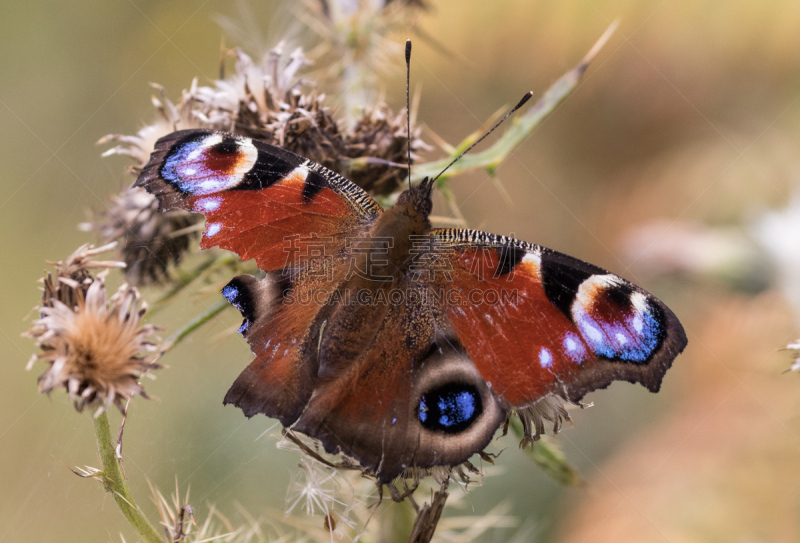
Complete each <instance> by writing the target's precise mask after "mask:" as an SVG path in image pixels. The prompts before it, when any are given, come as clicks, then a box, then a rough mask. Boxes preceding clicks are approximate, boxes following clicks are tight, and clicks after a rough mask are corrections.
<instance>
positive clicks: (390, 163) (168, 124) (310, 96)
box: [100, 43, 426, 269]
mask: <svg viewBox="0 0 800 543" xmlns="http://www.w3.org/2000/svg"><path fill="white" fill-rule="evenodd" d="M232 53H233V55H234V56H235V58H236V63H235V71H234V73H233V74H231V75H230V76H229V77H227V78H225V79H220V80H218V81H216V82H215V83H214V85H213V86H202V87H198V86H197V81H196V80H195V81H193V82H192V86H191V88H190V89H189V90H185V91H183V94H182V96H181V100H180V101H179V102H178V103H177V104H173V103H172V102H170V100H169V99H167V98H166V97H165V96H164V94H163V89H161V87H159V90H160V91H161V96H160V97H158V98H156V97H154V98H153V103H154V105H155V107H156V109H157V110H158V112H159V114H160V115H159V120H158V121H156V122H155V123H154V124H152V125H150V126H146V127H144V128H142V129H141V130H140V131H139V132H138V133H137V134H136V135H133V136H124V135H109V136H106V137H105V138H103V139H102V140H100V143H105V142H109V141H116V142H119V143H120V145H118V146H116V147H114V148H112V149H109V150H108V151H106V152H105V153H103V155H104V156H108V155H113V154H119V155H128V156H130V157H132V158H133V159H134V160H135V162H136V163H135V165H134V167H133V168H132V170H133V171H134V172H138V171H140V170H141V167H142V166H143V165H144V164H145V163H146V162H147V160H148V158H149V156H150V152H151V151H152V150H153V147H154V145H155V142H156V140H157V139H158V138H160V137H162V136H165V135H167V134H169V133H170V132H172V131H174V130H179V129H184V128H193V127H205V128H213V129H217V130H225V131H233V132H236V133H238V134H242V135H245V136H248V137H253V138H258V139H262V140H264V141H267V142H269V143H272V144H273V145H277V146H280V147H283V148H285V149H287V150H289V151H292V152H294V153H297V154H299V155H301V156H304V157H307V158H310V159H311V160H313V161H315V162H318V163H319V164H322V165H323V166H325V167H327V168H329V169H331V170H333V171H335V172H338V173H341V174H343V175H346V176H348V177H350V178H351V179H352V180H353V181H354V182H355V183H356V184H358V185H360V186H362V187H363V188H365V189H366V190H368V191H371V192H373V193H375V194H379V195H385V194H390V193H391V192H393V191H395V190H396V189H397V188H398V186H399V185H400V183H402V181H403V180H404V179H405V176H406V175H407V170H406V169H405V164H406V154H407V145H408V138H407V131H406V117H405V115H406V114H405V112H400V113H398V114H395V113H393V112H392V111H391V109H390V108H389V107H388V106H386V105H385V104H378V105H376V106H374V107H368V106H367V102H361V104H360V106H359V111H360V112H361V113H360V116H358V117H357V118H355V120H354V122H352V123H350V124H351V125H352V126H348V128H347V129H346V130H342V125H343V122H342V121H341V120H337V119H334V117H333V116H332V115H331V112H330V110H329V108H327V107H325V106H324V105H323V104H324V100H325V95H324V94H321V93H320V92H318V91H317V90H316V88H315V84H314V83H313V82H312V81H309V80H307V79H304V78H301V77H300V74H301V72H302V71H303V70H304V69H305V68H307V67H308V66H309V65H310V64H311V62H310V61H309V60H308V59H307V58H306V56H305V55H304V53H303V51H302V49H300V48H297V49H294V50H292V51H291V52H288V51H287V50H286V48H285V46H284V44H282V43H281V44H278V45H277V46H276V47H274V48H272V49H271V50H270V51H269V52H268V54H267V55H266V56H265V57H264V60H263V61H262V62H255V61H254V60H253V59H252V58H251V57H250V56H248V55H247V54H245V53H244V52H242V51H241V50H240V49H235V50H233V51H232ZM419 135H420V131H419V129H418V128H415V127H414V126H413V123H412V138H411V140H412V141H411V151H412V157H414V156H415V153H416V152H418V151H419V150H421V149H425V148H426V147H425V144H424V143H423V142H422V140H421V139H420V137H419ZM123 198H124V195H123ZM113 212H114V210H112V212H111V213H113ZM113 230H114V229H112V231H113ZM103 239H117V238H114V237H108V236H103ZM125 260H126V262H128V264H129V266H130V267H131V269H133V264H132V261H131V260H129V259H128V258H127V257H126V258H125Z"/></svg>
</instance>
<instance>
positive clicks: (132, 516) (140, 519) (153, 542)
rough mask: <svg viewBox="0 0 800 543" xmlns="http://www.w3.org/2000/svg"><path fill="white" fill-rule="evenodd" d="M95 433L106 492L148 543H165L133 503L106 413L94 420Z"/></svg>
mask: <svg viewBox="0 0 800 543" xmlns="http://www.w3.org/2000/svg"><path fill="white" fill-rule="evenodd" d="M94 432H95V435H96V437H97V449H98V451H99V453H100V462H102V466H103V473H102V477H103V486H104V487H105V489H106V491H108V492H111V494H113V495H114V501H116V502H117V506H118V507H119V509H120V511H122V514H123V515H125V518H126V519H128V522H130V523H131V526H133V529H134V530H136V533H138V534H139V536H140V537H141V538H142V540H143V541H145V542H146V543H164V540H163V539H161V537H160V536H159V535H158V533H157V532H156V530H155V528H153V525H152V524H150V523H149V522H148V521H147V519H146V518H145V516H144V515H143V514H142V511H141V510H140V509H139V507H137V505H136V504H135V503H134V501H133V496H132V495H131V491H130V489H129V488H128V483H127V482H126V481H125V476H124V475H123V474H122V468H121V467H120V465H119V462H117V458H116V455H115V453H114V443H113V441H112V440H111V431H110V430H109V426H108V416H107V415H106V413H105V412H104V413H103V414H102V415H100V416H99V417H97V418H95V419H94Z"/></svg>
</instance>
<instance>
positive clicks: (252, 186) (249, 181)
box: [136, 130, 382, 426]
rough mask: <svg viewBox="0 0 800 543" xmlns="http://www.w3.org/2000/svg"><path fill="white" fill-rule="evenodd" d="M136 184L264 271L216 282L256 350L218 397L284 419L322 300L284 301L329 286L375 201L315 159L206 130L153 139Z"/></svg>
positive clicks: (303, 392)
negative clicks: (200, 220) (201, 218)
mask: <svg viewBox="0 0 800 543" xmlns="http://www.w3.org/2000/svg"><path fill="white" fill-rule="evenodd" d="M136 186H140V187H144V188H145V189H146V190H147V191H149V192H150V193H152V194H153V195H155V196H156V197H157V198H158V201H159V205H160V207H161V209H162V210H168V209H185V210H187V211H193V212H196V213H202V214H203V215H205V218H206V226H205V231H204V232H203V237H202V240H201V242H200V246H201V247H202V248H209V247H214V246H219V247H221V248H223V249H227V250H230V251H233V252H235V253H236V254H238V255H239V256H240V257H241V258H242V259H244V260H247V259H251V258H254V259H255V261H256V263H257V265H258V267H259V268H261V269H262V270H264V271H267V272H268V273H267V275H266V277H264V278H263V279H258V278H256V277H254V276H251V275H244V276H240V277H237V278H235V279H234V280H232V281H231V282H230V283H229V284H228V285H227V286H226V287H225V288H224V289H223V295H224V296H225V297H226V298H227V299H228V300H229V301H230V302H231V303H232V304H233V305H234V306H235V307H237V308H238V309H239V310H240V311H241V313H242V315H243V316H244V322H243V324H242V327H241V328H240V332H241V333H242V334H243V335H244V336H245V338H246V339H247V341H248V343H249V344H250V346H251V349H252V350H253V353H255V355H256V358H255V359H254V360H253V362H251V364H250V365H249V366H248V367H247V368H246V369H245V370H244V371H243V372H242V374H241V375H240V376H239V378H238V379H237V380H236V381H235V382H234V384H233V386H232V387H231V389H230V390H229V391H228V394H227V395H226V397H225V403H232V404H234V405H236V406H237V407H240V408H241V409H242V410H243V411H244V413H245V414H246V415H247V416H252V415H254V414H256V413H264V414H266V415H268V416H271V417H275V418H278V419H279V420H280V421H281V422H282V423H283V424H284V425H287V426H288V425H290V424H292V423H293V422H294V421H295V420H296V419H297V417H298V416H299V415H300V413H301V412H302V410H303V407H304V406H305V404H306V402H307V401H308V399H309V398H310V397H311V394H312V392H313V389H314V382H315V380H316V374H317V367H316V366H315V363H314V360H315V359H314V357H313V356H309V355H308V353H309V352H310V351H311V350H313V345H312V342H313V338H311V333H312V332H311V330H312V323H313V322H314V320H315V318H316V316H317V314H318V313H319V311H320V308H321V307H322V306H323V305H324V303H325V300H321V299H315V300H312V301H311V303H306V304H296V305H292V306H289V305H287V304H285V303H284V301H285V298H286V296H287V295H289V294H291V293H292V292H295V291H297V290H298V289H303V288H305V289H310V288H312V287H315V288H316V287H321V288H324V287H326V286H330V285H333V284H336V282H337V281H339V280H340V279H341V277H340V275H341V270H342V266H336V265H335V264H334V263H333V259H339V260H341V259H342V258H343V253H344V252H345V244H346V239H347V237H348V236H353V235H357V234H358V233H360V232H362V231H365V230H367V229H368V228H369V226H370V225H371V224H372V223H373V222H374V221H375V220H376V219H377V217H378V216H379V215H380V214H381V213H382V209H381V207H380V206H379V205H378V204H377V203H376V202H375V201H374V200H373V199H372V198H371V197H370V196H369V195H368V194H367V193H366V192H364V191H363V190H362V189H361V188H360V187H358V186H357V185H355V184H354V183H352V182H351V181H349V180H347V179H345V178H343V177H341V176H339V175H338V174H336V173H334V172H331V171H330V170H328V169H326V168H324V167H322V166H320V165H319V164H316V163H314V162H312V161H310V160H308V159H305V158H303V157H300V156H298V155H295V154H294V153H291V152H289V151H286V150H284V149H281V148H279V147H275V146H273V145H269V144H267V143H265V142H262V141H259V140H254V139H251V138H245V137H242V136H239V135H236V134H229V133H225V132H217V131H212V130H182V131H178V132H174V133H172V134H169V135H167V136H165V137H163V138H161V139H160V140H158V142H157V143H156V147H155V150H154V152H153V153H152V155H151V157H150V161H149V162H148V164H147V165H146V166H145V167H144V169H143V171H142V173H141V175H140V176H139V179H138V180H137V181H136ZM320 251H323V252H324V253H325V254H320ZM319 257H322V258H321V259H320V258H319ZM309 263H316V264H317V266H316V267H313V266H312V267H311V268H309ZM334 268H335V269H336V270H339V273H338V275H335V274H334ZM328 290H330V288H329V289H328Z"/></svg>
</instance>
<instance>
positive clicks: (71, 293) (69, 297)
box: [40, 243, 125, 309]
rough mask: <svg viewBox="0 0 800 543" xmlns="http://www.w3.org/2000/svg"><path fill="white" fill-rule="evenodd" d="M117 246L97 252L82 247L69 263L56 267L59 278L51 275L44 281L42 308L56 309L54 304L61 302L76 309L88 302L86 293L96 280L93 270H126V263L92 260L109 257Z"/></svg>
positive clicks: (107, 246)
mask: <svg viewBox="0 0 800 543" xmlns="http://www.w3.org/2000/svg"><path fill="white" fill-rule="evenodd" d="M116 246H117V244H116V243H109V244H108V245H104V246H103V247H97V248H95V247H94V246H93V245H89V244H86V245H81V246H80V247H78V249H76V250H75V252H74V253H72V254H71V255H69V257H68V258H67V260H66V261H59V262H56V263H55V264H53V263H50V264H53V265H54V266H55V267H56V277H55V279H53V276H52V274H51V273H50V272H46V274H45V276H44V277H43V278H42V279H40V282H41V283H42V285H43V288H42V307H53V302H54V301H59V302H61V303H62V304H64V305H66V306H67V307H69V308H71V309H74V308H76V307H77V306H78V303H79V302H80V301H82V300H84V299H85V298H86V292H87V291H88V290H89V286H90V285H91V284H92V281H93V280H94V279H93V278H92V274H91V273H90V272H89V270H90V269H101V270H102V269H109V268H124V267H125V263H124V262H116V261H113V260H92V259H93V258H94V257H95V256H97V255H99V254H103V253H106V252H108V251H110V250H111V249H113V248H115V247H116Z"/></svg>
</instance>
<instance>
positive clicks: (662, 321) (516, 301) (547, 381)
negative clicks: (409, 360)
mask: <svg viewBox="0 0 800 543" xmlns="http://www.w3.org/2000/svg"><path fill="white" fill-rule="evenodd" d="M432 235H433V236H434V239H435V240H436V245H437V246H438V247H439V248H440V249H441V250H440V251H439V252H441V253H442V254H446V255H447V257H446V258H447V260H448V261H449V263H450V268H452V269H451V270H448V273H450V275H451V281H447V279H446V278H445V277H439V278H438V279H437V284H438V285H439V286H440V287H443V288H445V289H448V290H449V291H450V294H451V295H450V296H449V297H448V298H447V300H448V302H447V313H448V315H449V317H450V319H451V320H452V323H453V327H454V329H455V331H456V333H457V334H458V337H459V339H460V340H461V342H462V343H463V344H464V346H465V348H466V350H467V352H468V353H469V355H470V356H471V358H472V359H473V360H474V361H475V364H476V366H477V367H478V369H479V371H480V372H481V375H482V376H483V378H484V379H485V380H486V381H487V383H490V386H491V387H492V390H493V391H494V392H495V393H496V394H497V395H498V396H499V397H501V398H502V399H504V400H505V401H507V402H508V404H509V405H510V406H511V407H523V406H526V405H530V404H531V403H533V402H535V401H537V400H538V399H541V398H543V397H545V396H547V395H549V394H557V395H560V396H563V397H565V398H567V399H569V400H572V401H579V400H580V399H581V398H582V397H583V396H584V395H585V394H586V393H588V392H590V391H592V390H596V389H598V388H605V387H606V386H608V385H609V384H610V383H611V382H613V381H615V380H625V381H630V382H637V383H641V384H642V385H644V386H645V387H647V388H648V389H649V390H651V391H653V392H655V391H657V390H658V389H659V387H660V384H661V380H662V378H663V376H664V373H665V372H666V371H667V369H668V368H669V367H670V365H671V364H672V360H673V359H674V358H675V357H676V356H677V355H678V354H679V353H680V352H681V351H682V350H683V349H684V347H685V346H686V336H685V334H684V331H683V328H682V327H681V325H680V323H679V322H678V320H677V318H676V317H675V315H674V314H673V313H672V312H671V311H670V310H669V309H668V308H667V307H666V306H665V305H664V304H663V303H662V302H661V301H660V300H658V299H657V298H655V297H654V296H652V295H651V294H649V293H647V292H645V291H644V290H642V289H641V288H639V287H637V286H635V285H633V284H631V283H629V282H628V281H626V280H624V279H622V278H621V277H619V276H616V275H614V274H611V273H609V272H607V271H605V270H603V269H601V268H598V267H596V266H593V265H591V264H587V263H585V262H582V261H580V260H578V259H575V258H572V257H569V256H566V255H563V254H561V253H557V252H555V251H551V250H549V249H546V248H543V247H539V246H536V245H532V244H528V243H525V242H522V241H519V240H515V239H511V238H505V237H503V236H495V235H492V234H487V233H485V232H477V231H471V230H453V229H442V230H434V231H433V233H432ZM439 275H440V276H442V275H444V274H442V273H439Z"/></svg>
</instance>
